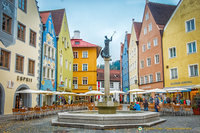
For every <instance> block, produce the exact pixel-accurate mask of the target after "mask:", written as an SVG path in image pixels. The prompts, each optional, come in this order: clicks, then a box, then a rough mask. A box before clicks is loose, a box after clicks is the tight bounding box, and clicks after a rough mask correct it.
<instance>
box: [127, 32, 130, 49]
mask: <svg viewBox="0 0 200 133" xmlns="http://www.w3.org/2000/svg"><path fill="white" fill-rule="evenodd" d="M130 39H131V34H127V42H128V48H129V44H130Z"/></svg>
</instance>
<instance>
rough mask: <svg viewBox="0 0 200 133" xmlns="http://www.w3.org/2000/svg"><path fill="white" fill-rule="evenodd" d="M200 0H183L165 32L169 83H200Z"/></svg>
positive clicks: (164, 47)
mask: <svg viewBox="0 0 200 133" xmlns="http://www.w3.org/2000/svg"><path fill="white" fill-rule="evenodd" d="M199 13H200V1H199V0H182V1H180V3H179V5H178V6H177V8H176V10H175V12H174V13H173V15H172V16H171V18H170V20H169V22H168V23H167V25H166V27H165V29H164V33H163V58H164V75H165V76H164V77H165V78H164V79H165V87H166V88H170V87H185V88H194V85H197V84H200V78H199V64H200V51H199V47H200V39H199V38H200V15H199Z"/></svg>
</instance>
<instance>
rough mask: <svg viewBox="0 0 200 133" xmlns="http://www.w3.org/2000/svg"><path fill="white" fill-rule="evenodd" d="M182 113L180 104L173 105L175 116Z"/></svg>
mask: <svg viewBox="0 0 200 133" xmlns="http://www.w3.org/2000/svg"><path fill="white" fill-rule="evenodd" d="M177 113H178V114H180V115H181V108H180V105H173V114H174V116H175V114H177Z"/></svg>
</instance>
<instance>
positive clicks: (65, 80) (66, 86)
mask: <svg viewBox="0 0 200 133" xmlns="http://www.w3.org/2000/svg"><path fill="white" fill-rule="evenodd" d="M65 86H66V87H67V78H66V79H65Z"/></svg>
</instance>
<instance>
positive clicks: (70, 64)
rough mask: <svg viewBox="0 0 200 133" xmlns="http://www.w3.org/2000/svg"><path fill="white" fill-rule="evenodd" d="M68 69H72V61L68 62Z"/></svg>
mask: <svg viewBox="0 0 200 133" xmlns="http://www.w3.org/2000/svg"><path fill="white" fill-rule="evenodd" d="M69 70H70V71H71V70H72V63H71V62H70V63H69Z"/></svg>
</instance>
